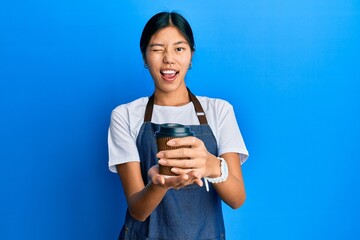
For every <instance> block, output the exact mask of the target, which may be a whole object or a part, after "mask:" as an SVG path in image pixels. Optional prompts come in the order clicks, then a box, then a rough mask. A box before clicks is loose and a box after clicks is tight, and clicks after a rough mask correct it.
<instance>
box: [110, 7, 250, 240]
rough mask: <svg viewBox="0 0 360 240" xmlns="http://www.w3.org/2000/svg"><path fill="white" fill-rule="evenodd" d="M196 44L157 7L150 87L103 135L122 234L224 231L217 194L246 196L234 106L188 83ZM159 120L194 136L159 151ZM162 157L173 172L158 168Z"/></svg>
mask: <svg viewBox="0 0 360 240" xmlns="http://www.w3.org/2000/svg"><path fill="white" fill-rule="evenodd" d="M194 46H195V43H194V37H193V33H192V30H191V27H190V25H189V23H188V22H187V21H186V20H185V19H184V18H183V17H182V16H181V15H179V14H178V13H174V12H171V13H169V12H161V13H158V14H156V15H155V16H153V17H152V18H151V19H150V20H149V21H148V22H147V24H146V25H145V27H144V30H143V32H142V36H141V40H140V48H141V53H142V56H143V59H144V64H145V67H146V68H148V69H149V72H150V74H151V76H152V79H153V80H154V85H155V91H154V94H153V95H152V96H151V97H142V98H140V99H137V100H135V101H133V102H130V103H127V104H123V105H120V106H118V107H117V108H115V109H114V110H113V112H112V115H111V123H110V127H109V135H108V144H109V168H110V170H111V171H113V172H117V173H118V174H119V176H120V180H121V183H122V186H123V189H124V193H125V196H126V199H127V203H128V210H127V214H126V219H125V223H124V226H123V228H122V230H121V233H120V236H119V239H172V240H174V239H181V240H184V239H186V240H189V239H225V229H224V221H223V216H222V209H221V200H222V201H224V202H225V203H226V204H228V205H229V206H230V207H232V208H234V209H236V208H239V207H240V206H241V205H242V204H243V202H244V200H245V189H244V182H243V178H242V174H241V163H243V162H244V161H245V160H246V158H247V156H248V152H247V150H246V147H245V144H244V142H243V139H242V136H241V133H240V130H239V127H238V125H237V122H236V118H235V115H234V111H233V108H232V106H231V105H230V104H229V103H228V102H226V101H224V100H220V99H213V98H208V97H196V96H195V95H193V94H192V93H191V92H190V90H189V89H188V88H187V87H186V83H185V76H186V73H187V71H188V69H190V68H191V59H192V56H193V54H194V52H195V47H194ZM163 123H178V124H183V125H187V126H190V127H191V130H192V131H193V132H194V133H195V137H184V138H176V139H174V140H170V141H169V142H167V144H168V145H169V146H176V147H180V148H179V149H175V150H167V151H160V152H158V150H157V147H156V139H155V136H154V133H155V132H156V131H157V130H158V129H159V126H160V124H163ZM182 146H183V147H182ZM185 146H186V147H185ZM189 146H190V148H189ZM184 158H185V159H184ZM159 164H160V165H164V166H171V167H172V170H171V171H172V172H173V173H175V174H176V176H172V177H167V176H164V175H161V174H159V167H158V166H159ZM204 185H206V186H204Z"/></svg>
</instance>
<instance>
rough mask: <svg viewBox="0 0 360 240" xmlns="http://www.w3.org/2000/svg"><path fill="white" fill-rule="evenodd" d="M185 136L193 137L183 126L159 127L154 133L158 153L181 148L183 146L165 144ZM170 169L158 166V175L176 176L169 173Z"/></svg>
mask: <svg viewBox="0 0 360 240" xmlns="http://www.w3.org/2000/svg"><path fill="white" fill-rule="evenodd" d="M187 136H194V133H193V132H192V131H191V130H190V127H189V126H184V125H181V124H177V123H165V124H162V125H160V129H159V130H158V131H156V132H155V137H156V143H157V148H158V151H163V150H173V149H178V148H183V147H184V146H181V147H173V146H168V145H167V144H166V143H167V142H168V141H169V140H170V139H173V138H180V137H187ZM189 147H190V146H189ZM171 168H172V167H170V166H162V165H160V164H159V173H160V174H163V175H170V176H175V175H176V174H174V173H173V172H171Z"/></svg>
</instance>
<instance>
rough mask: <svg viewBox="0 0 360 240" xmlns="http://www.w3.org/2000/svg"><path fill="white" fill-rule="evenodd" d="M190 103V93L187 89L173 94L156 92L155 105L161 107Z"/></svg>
mask: <svg viewBox="0 0 360 240" xmlns="http://www.w3.org/2000/svg"><path fill="white" fill-rule="evenodd" d="M189 102H190V98H189V93H188V90H187V89H186V87H184V88H181V89H178V90H176V91H172V92H162V91H160V90H158V89H156V90H155V99H154V103H155V104H156V105H160V106H182V105H185V104H188V103H189Z"/></svg>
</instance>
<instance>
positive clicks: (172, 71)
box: [161, 70, 176, 74]
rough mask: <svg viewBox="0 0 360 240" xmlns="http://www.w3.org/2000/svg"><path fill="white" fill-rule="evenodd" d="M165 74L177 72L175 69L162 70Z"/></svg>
mask: <svg viewBox="0 0 360 240" xmlns="http://www.w3.org/2000/svg"><path fill="white" fill-rule="evenodd" d="M161 72H162V73H163V74H175V73H176V71H175V70H162V71H161Z"/></svg>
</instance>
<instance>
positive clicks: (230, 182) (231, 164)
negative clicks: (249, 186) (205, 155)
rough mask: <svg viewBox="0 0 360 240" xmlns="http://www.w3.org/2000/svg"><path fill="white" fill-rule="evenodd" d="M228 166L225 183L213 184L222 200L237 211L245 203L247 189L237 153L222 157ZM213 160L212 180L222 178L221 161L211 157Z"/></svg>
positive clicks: (226, 154)
mask: <svg viewBox="0 0 360 240" xmlns="http://www.w3.org/2000/svg"><path fill="white" fill-rule="evenodd" d="M222 157H223V158H224V159H225V161H226V163H227V166H228V177H227V179H226V180H225V181H223V182H220V183H213V186H214V188H215V190H216V191H217V193H218V194H219V196H220V197H221V199H222V200H223V201H224V202H225V203H226V204H228V205H229V206H230V207H232V208H234V209H236V208H239V207H240V206H241V205H242V204H243V203H244V201H245V198H246V194H245V187H244V182H243V178H242V172H241V165H240V159H239V155H238V154H237V153H225V154H223V155H222ZM210 158H211V160H212V163H214V162H215V163H216V164H211V165H210V166H211V171H210V172H211V173H212V175H211V176H209V177H211V178H217V177H220V175H221V174H223V173H222V172H221V169H220V161H219V159H218V158H216V157H215V156H213V155H212V156H211V157H210Z"/></svg>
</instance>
